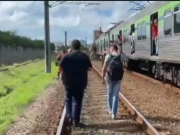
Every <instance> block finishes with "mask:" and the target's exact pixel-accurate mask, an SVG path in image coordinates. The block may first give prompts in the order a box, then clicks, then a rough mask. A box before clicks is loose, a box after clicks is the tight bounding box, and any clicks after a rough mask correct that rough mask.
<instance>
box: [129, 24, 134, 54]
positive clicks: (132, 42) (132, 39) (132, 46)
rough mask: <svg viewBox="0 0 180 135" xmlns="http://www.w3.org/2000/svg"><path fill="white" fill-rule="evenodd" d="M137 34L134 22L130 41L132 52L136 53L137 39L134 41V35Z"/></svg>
mask: <svg viewBox="0 0 180 135" xmlns="http://www.w3.org/2000/svg"><path fill="white" fill-rule="evenodd" d="M134 34H135V25H134V24H132V25H131V26H130V33H129V36H130V43H131V54H134V53H135V41H134V39H135V38H134V36H135V35H134Z"/></svg>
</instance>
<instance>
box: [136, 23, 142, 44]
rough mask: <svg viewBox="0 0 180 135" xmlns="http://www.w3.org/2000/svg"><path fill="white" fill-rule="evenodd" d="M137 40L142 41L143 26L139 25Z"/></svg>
mask: <svg viewBox="0 0 180 135" xmlns="http://www.w3.org/2000/svg"><path fill="white" fill-rule="evenodd" d="M137 39H138V40H141V24H138V25H137Z"/></svg>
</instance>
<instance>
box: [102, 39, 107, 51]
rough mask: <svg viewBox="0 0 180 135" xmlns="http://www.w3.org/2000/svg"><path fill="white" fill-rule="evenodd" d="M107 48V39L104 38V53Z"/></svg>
mask: <svg viewBox="0 0 180 135" xmlns="http://www.w3.org/2000/svg"><path fill="white" fill-rule="evenodd" d="M105 49H106V40H105V39H104V46H103V53H104V51H105Z"/></svg>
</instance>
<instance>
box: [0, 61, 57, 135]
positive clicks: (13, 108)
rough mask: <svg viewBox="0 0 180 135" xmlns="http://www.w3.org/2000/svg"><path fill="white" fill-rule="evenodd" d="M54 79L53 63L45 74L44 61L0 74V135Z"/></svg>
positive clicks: (54, 68) (54, 69)
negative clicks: (49, 71) (50, 71)
mask: <svg viewBox="0 0 180 135" xmlns="http://www.w3.org/2000/svg"><path fill="white" fill-rule="evenodd" d="M55 77H56V67H55V66H54V63H53V62H52V73H51V74H45V72H44V61H40V62H36V63H32V64H28V65H25V66H21V67H17V68H16V67H15V68H12V69H10V70H8V71H5V72H0V78H1V79H0V135H1V134H2V133H3V132H4V131H6V130H7V128H8V126H9V125H10V124H11V123H13V122H14V120H15V119H16V118H17V116H18V115H19V114H20V113H21V111H22V109H23V108H24V107H26V106H27V105H28V104H30V103H31V102H32V101H33V100H34V99H35V98H36V97H38V96H39V95H40V93H42V92H43V91H44V89H45V88H46V87H47V86H49V85H50V84H52V83H53V80H54V79H55Z"/></svg>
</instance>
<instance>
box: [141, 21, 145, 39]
mask: <svg viewBox="0 0 180 135" xmlns="http://www.w3.org/2000/svg"><path fill="white" fill-rule="evenodd" d="M141 38H142V39H146V22H142V27H141Z"/></svg>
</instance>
